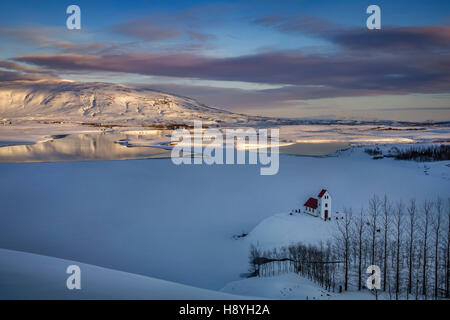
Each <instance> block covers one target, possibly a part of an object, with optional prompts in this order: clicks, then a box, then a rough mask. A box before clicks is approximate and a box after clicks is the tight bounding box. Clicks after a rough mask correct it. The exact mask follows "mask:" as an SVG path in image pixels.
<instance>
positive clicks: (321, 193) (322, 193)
mask: <svg viewBox="0 0 450 320" xmlns="http://www.w3.org/2000/svg"><path fill="white" fill-rule="evenodd" d="M325 192H327V189H322V191H320V193H319V195H318V197H319V198H322V197H323V195H324V194H325Z"/></svg>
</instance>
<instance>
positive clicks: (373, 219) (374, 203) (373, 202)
mask: <svg viewBox="0 0 450 320" xmlns="http://www.w3.org/2000/svg"><path fill="white" fill-rule="evenodd" d="M379 211H380V199H379V198H378V197H377V196H376V195H374V196H373V197H372V198H371V199H370V200H369V214H370V233H371V236H372V238H371V253H370V254H371V257H370V264H371V265H374V264H375V249H376V246H375V245H376V240H377V217H378V214H379Z"/></svg>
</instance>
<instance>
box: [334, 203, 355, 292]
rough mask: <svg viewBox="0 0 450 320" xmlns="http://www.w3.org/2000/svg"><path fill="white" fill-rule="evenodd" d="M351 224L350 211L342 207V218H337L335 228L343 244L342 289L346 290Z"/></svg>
mask: <svg viewBox="0 0 450 320" xmlns="http://www.w3.org/2000/svg"><path fill="white" fill-rule="evenodd" d="M351 224H352V211H351V210H348V209H344V219H343V220H338V223H337V228H338V231H339V238H340V240H341V242H342V244H343V256H344V290H345V291H347V290H348V271H349V270H348V269H349V267H350V265H349V264H350V263H349V260H350V241H351Z"/></svg>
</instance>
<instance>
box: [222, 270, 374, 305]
mask: <svg viewBox="0 0 450 320" xmlns="http://www.w3.org/2000/svg"><path fill="white" fill-rule="evenodd" d="M221 291H222V292H226V293H230V294H236V295H244V296H255V295H258V296H260V297H264V298H268V299H281V300H287V299H289V300H374V299H375V296H374V295H372V294H371V293H370V292H368V291H366V290H365V291H362V292H354V291H353V292H343V293H337V292H329V291H327V290H325V289H323V288H322V287H320V286H319V285H318V284H316V283H314V282H313V281H311V280H309V279H306V278H304V277H301V276H299V275H298V274H295V273H286V274H282V275H277V276H273V277H263V278H248V279H244V280H239V281H233V282H230V283H229V284H227V285H226V286H225V287H224V288H222V290H221Z"/></svg>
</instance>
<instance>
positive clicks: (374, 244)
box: [250, 196, 450, 299]
mask: <svg viewBox="0 0 450 320" xmlns="http://www.w3.org/2000/svg"><path fill="white" fill-rule="evenodd" d="M334 219H336V220H335V223H336V232H335V234H334V237H333V239H332V240H331V241H328V242H326V243H325V244H324V243H321V244H320V245H305V244H301V243H299V244H297V245H292V246H289V247H282V248H279V249H272V250H266V251H262V250H261V249H258V248H256V247H254V246H252V249H251V252H250V265H251V271H252V272H253V275H256V276H271V275H275V274H278V273H284V272H292V271H293V272H297V273H299V274H302V275H303V276H306V277H308V278H310V279H312V280H314V281H316V282H317V283H319V284H320V285H322V286H324V287H325V288H326V289H328V290H335V289H336V287H339V288H343V290H349V288H350V287H352V288H354V289H355V290H362V289H363V288H364V287H365V281H366V278H367V276H368V275H367V274H366V269H367V267H368V266H370V265H377V266H379V267H380V269H381V288H380V290H381V291H383V292H385V294H386V295H388V296H389V297H390V298H392V299H431V298H434V299H438V298H449V297H450V296H449V285H450V283H449V280H450V198H449V199H448V203H447V204H444V203H443V201H442V200H441V199H440V198H437V199H435V200H433V201H430V200H426V201H423V202H422V203H420V204H417V203H416V201H415V200H410V201H409V202H408V203H407V204H405V203H404V202H402V201H400V200H399V201H396V202H393V201H391V200H390V199H388V197H387V196H384V197H382V198H379V197H378V196H373V197H372V198H371V199H370V200H369V203H368V207H367V210H364V209H362V210H360V211H359V212H358V213H357V214H354V213H353V212H352V210H351V209H344V210H343V213H342V214H340V215H339V216H336V217H335V218H334Z"/></svg>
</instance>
